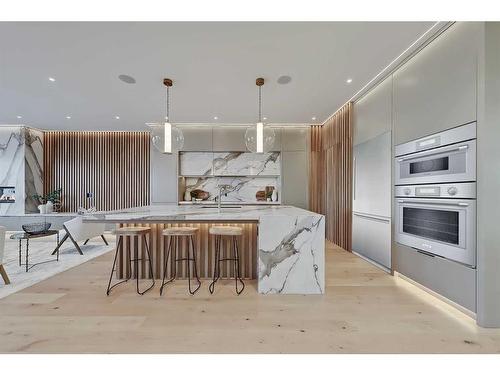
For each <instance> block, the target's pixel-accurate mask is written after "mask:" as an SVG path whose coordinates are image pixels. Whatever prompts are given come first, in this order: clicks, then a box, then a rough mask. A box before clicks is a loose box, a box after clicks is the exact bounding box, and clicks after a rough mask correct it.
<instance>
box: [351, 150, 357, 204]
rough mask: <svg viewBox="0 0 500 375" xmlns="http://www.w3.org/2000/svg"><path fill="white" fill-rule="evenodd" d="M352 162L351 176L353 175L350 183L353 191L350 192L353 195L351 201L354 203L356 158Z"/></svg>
mask: <svg viewBox="0 0 500 375" xmlns="http://www.w3.org/2000/svg"><path fill="white" fill-rule="evenodd" d="M352 161H353V175H354V176H353V179H352V180H353V181H352V187H353V189H352V190H353V191H352V195H353V197H352V200H354V201H355V200H356V158H355V157H354V158H353V160H352Z"/></svg>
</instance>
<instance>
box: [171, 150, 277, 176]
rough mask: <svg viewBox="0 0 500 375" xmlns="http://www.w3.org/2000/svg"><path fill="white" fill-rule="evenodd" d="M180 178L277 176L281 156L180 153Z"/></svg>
mask: <svg viewBox="0 0 500 375" xmlns="http://www.w3.org/2000/svg"><path fill="white" fill-rule="evenodd" d="M179 166H180V167H179V171H180V175H181V176H279V175H280V174H281V154H280V153H279V152H266V153H263V154H256V153H251V152H181V153H180V154H179Z"/></svg>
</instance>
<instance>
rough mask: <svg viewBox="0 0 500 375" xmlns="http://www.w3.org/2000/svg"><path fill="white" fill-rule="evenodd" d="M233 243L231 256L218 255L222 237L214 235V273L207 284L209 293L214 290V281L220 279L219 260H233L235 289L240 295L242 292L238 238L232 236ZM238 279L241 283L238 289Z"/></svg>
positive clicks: (243, 287)
mask: <svg viewBox="0 0 500 375" xmlns="http://www.w3.org/2000/svg"><path fill="white" fill-rule="evenodd" d="M231 241H232V243H233V258H222V259H221V257H220V248H221V242H222V238H221V236H220V235H216V236H215V265H214V275H213V279H212V282H211V283H210V285H209V286H208V290H209V291H210V294H213V293H214V290H215V283H216V282H217V281H218V280H219V279H220V262H224V261H233V266H234V282H235V290H236V294H238V295H240V294H241V292H243V289H245V283H244V282H243V280H242V279H241V273H240V252H239V249H238V240H237V239H236V237H235V236H232V239H231ZM238 281H239V282H240V284H241V288H240V289H238Z"/></svg>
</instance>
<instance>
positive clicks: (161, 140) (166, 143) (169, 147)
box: [147, 122, 184, 154]
mask: <svg viewBox="0 0 500 375" xmlns="http://www.w3.org/2000/svg"><path fill="white" fill-rule="evenodd" d="M147 125H148V126H149V127H150V129H151V142H152V143H153V146H154V147H155V148H156V149H157V150H158V151H159V152H161V153H163V154H171V153H173V152H178V151H181V150H182V148H183V147H184V134H183V133H182V130H181V129H179V128H178V127H176V126H174V125H172V124H170V123H168V122H166V123H164V124H159V123H153V124H147Z"/></svg>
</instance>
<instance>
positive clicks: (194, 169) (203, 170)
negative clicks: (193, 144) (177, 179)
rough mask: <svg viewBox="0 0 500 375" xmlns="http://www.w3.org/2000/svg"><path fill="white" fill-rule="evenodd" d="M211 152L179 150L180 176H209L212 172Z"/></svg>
mask: <svg viewBox="0 0 500 375" xmlns="http://www.w3.org/2000/svg"><path fill="white" fill-rule="evenodd" d="M213 157H214V155H213V152H180V153H179V164H180V172H179V174H180V175H181V176H209V175H212V174H213V169H212V163H213Z"/></svg>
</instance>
